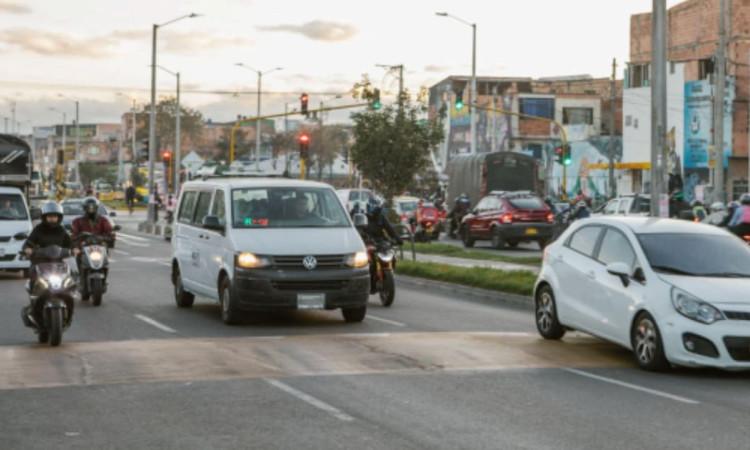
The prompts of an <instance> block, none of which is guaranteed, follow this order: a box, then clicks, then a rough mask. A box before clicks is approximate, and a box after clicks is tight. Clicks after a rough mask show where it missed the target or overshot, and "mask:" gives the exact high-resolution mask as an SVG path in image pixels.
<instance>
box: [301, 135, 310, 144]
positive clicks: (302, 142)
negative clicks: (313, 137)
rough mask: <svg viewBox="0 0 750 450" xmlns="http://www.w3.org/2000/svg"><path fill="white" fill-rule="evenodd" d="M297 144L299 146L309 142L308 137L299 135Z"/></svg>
mask: <svg viewBox="0 0 750 450" xmlns="http://www.w3.org/2000/svg"><path fill="white" fill-rule="evenodd" d="M299 142H300V144H307V143H308V142H310V135H307V134H301V135H300V136H299Z"/></svg>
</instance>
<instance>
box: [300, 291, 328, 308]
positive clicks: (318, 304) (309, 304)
mask: <svg viewBox="0 0 750 450" xmlns="http://www.w3.org/2000/svg"><path fill="white" fill-rule="evenodd" d="M325 307H326V295H325V294H297V309H324V308H325Z"/></svg>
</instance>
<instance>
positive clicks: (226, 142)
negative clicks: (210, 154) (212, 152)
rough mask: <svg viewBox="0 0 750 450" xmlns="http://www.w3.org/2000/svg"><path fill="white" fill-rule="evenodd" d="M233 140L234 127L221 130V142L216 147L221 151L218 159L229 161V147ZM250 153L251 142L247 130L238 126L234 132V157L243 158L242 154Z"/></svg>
mask: <svg viewBox="0 0 750 450" xmlns="http://www.w3.org/2000/svg"><path fill="white" fill-rule="evenodd" d="M231 142H232V128H231V127H227V128H224V129H223V130H222V132H221V137H220V138H219V142H217V143H216V147H218V149H219V150H220V151H221V154H220V155H219V157H218V158H217V159H219V160H224V161H227V162H228V161H229V147H230V145H231ZM249 154H250V142H249V141H248V140H247V131H244V130H242V129H241V128H238V129H237V130H235V132H234V159H241V157H242V156H246V155H249Z"/></svg>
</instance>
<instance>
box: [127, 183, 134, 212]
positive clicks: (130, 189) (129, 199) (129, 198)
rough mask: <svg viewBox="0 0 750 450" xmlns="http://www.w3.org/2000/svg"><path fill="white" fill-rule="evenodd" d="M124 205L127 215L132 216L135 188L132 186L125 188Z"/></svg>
mask: <svg viewBox="0 0 750 450" xmlns="http://www.w3.org/2000/svg"><path fill="white" fill-rule="evenodd" d="M125 203H126V204H127V205H128V213H129V214H130V215H131V216H132V215H133V208H134V207H135V187H134V186H133V185H132V184H128V187H127V188H125Z"/></svg>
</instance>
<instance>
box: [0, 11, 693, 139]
mask: <svg viewBox="0 0 750 450" xmlns="http://www.w3.org/2000/svg"><path fill="white" fill-rule="evenodd" d="M667 3H668V5H673V4H676V3H679V1H678V0H668V2H667ZM651 5H652V1H651V0H567V1H560V0H495V1H491V2H489V1H486V0H463V1H461V2H455V1H450V0H430V1H427V0H411V1H405V0H379V1H377V2H371V1H370V2H363V1H358V0H316V1H309V0H307V1H302V0H184V1H177V0H124V1H123V0H118V1H115V0H65V1H61V0H0V58H2V67H3V70H2V71H1V72H0V117H3V116H9V115H10V102H11V101H15V103H16V108H17V118H18V120H19V121H22V122H24V123H23V124H22V130H26V129H28V127H29V125H30V123H33V124H34V125H46V124H50V123H53V122H55V121H57V122H60V113H59V112H55V111H50V109H49V108H56V109H57V110H58V111H62V110H65V111H67V112H68V113H69V114H72V112H73V105H72V101H71V100H70V99H73V98H74V99H78V100H80V102H81V122H82V123H84V122H92V121H118V120H119V117H120V114H121V113H122V112H124V111H125V110H126V109H127V108H128V105H129V102H130V100H128V99H135V100H136V101H138V102H139V103H143V102H145V101H147V99H148V87H149V69H148V67H147V66H148V65H149V64H150V48H151V25H152V24H153V23H164V22H167V21H169V20H171V19H173V18H176V17H179V16H181V15H183V14H188V13H191V12H196V13H200V14H202V16H201V17H198V18H194V19H186V20H183V21H180V22H177V23H174V24H171V25H169V26H167V27H164V28H162V29H160V32H159V40H158V47H159V51H158V55H159V61H158V64H160V65H163V66H165V67H166V68H168V69H170V70H172V71H180V72H181V73H182V79H183V89H184V90H185V94H184V95H183V103H185V104H186V105H188V106H191V107H195V108H199V109H200V110H201V111H202V112H203V113H204V115H205V116H206V117H210V118H212V119H213V120H215V121H225V120H231V119H232V118H234V117H235V116H236V115H237V114H244V115H253V113H254V111H255V96H254V95H251V94H248V93H244V94H243V92H247V91H253V92H254V91H255V83H256V76H255V75H254V74H253V73H252V72H250V71H247V70H243V69H242V68H240V67H236V66H235V65H234V64H235V63H237V62H243V63H245V64H247V65H248V66H251V67H254V68H257V69H261V70H267V69H269V68H273V67H283V70H282V71H280V72H275V73H273V74H269V75H268V77H267V78H264V85H263V91H264V92H266V91H267V92H268V94H264V96H263V103H264V108H263V111H264V113H271V112H280V111H283V109H284V103H285V102H289V103H291V104H293V105H295V106H296V105H297V102H298V100H297V99H298V97H299V93H300V92H303V91H306V92H310V93H313V94H311V104H312V105H317V103H318V102H319V101H323V100H326V101H327V102H331V103H336V102H342V101H346V99H339V100H336V99H335V95H336V93H345V92H346V91H348V90H349V89H350V88H351V85H352V84H353V83H354V82H356V81H358V80H359V79H360V78H361V76H362V74H364V73H367V74H369V75H370V78H371V80H373V82H374V83H375V84H377V85H379V86H380V87H381V89H382V90H383V91H384V92H389V91H393V90H394V89H395V88H396V79H395V78H394V77H393V76H392V75H389V74H388V73H386V71H385V70H383V69H380V68H377V67H376V66H375V65H376V64H401V63H403V64H404V65H405V66H406V85H407V87H409V88H410V89H411V90H412V91H413V92H416V91H417V90H418V89H419V87H420V86H429V85H431V84H433V83H435V82H437V81H439V80H441V79H442V78H444V77H446V76H448V75H452V74H454V75H455V74H469V71H470V62H471V59H470V58H471V53H470V50H471V30H470V28H469V27H467V26H465V25H462V24H461V23H458V22H455V21H453V20H450V19H446V18H441V17H437V16H435V15H434V13H435V12H436V11H449V12H451V13H452V14H455V15H457V16H460V17H462V18H464V19H466V20H468V21H475V22H476V23H477V27H478V28H477V30H478V32H477V42H478V44H477V54H478V57H477V59H478V64H477V65H478V70H477V72H478V74H479V75H480V76H481V75H486V76H532V77H542V76H561V75H572V74H591V75H594V76H608V73H609V70H610V69H609V67H610V63H611V59H612V58H613V57H617V58H618V60H619V61H626V60H627V56H628V42H629V41H628V32H629V18H630V15H631V14H634V13H639V12H646V11H649V10H650V8H651ZM158 87H159V95H170V94H172V93H173V92H174V78H172V77H171V76H170V75H168V74H166V73H163V72H162V73H159V80H158ZM61 95H62V96H65V97H66V98H63V97H61ZM341 118H342V117H341V116H334V117H332V119H334V120H335V119H339V120H340V119H341Z"/></svg>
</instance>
